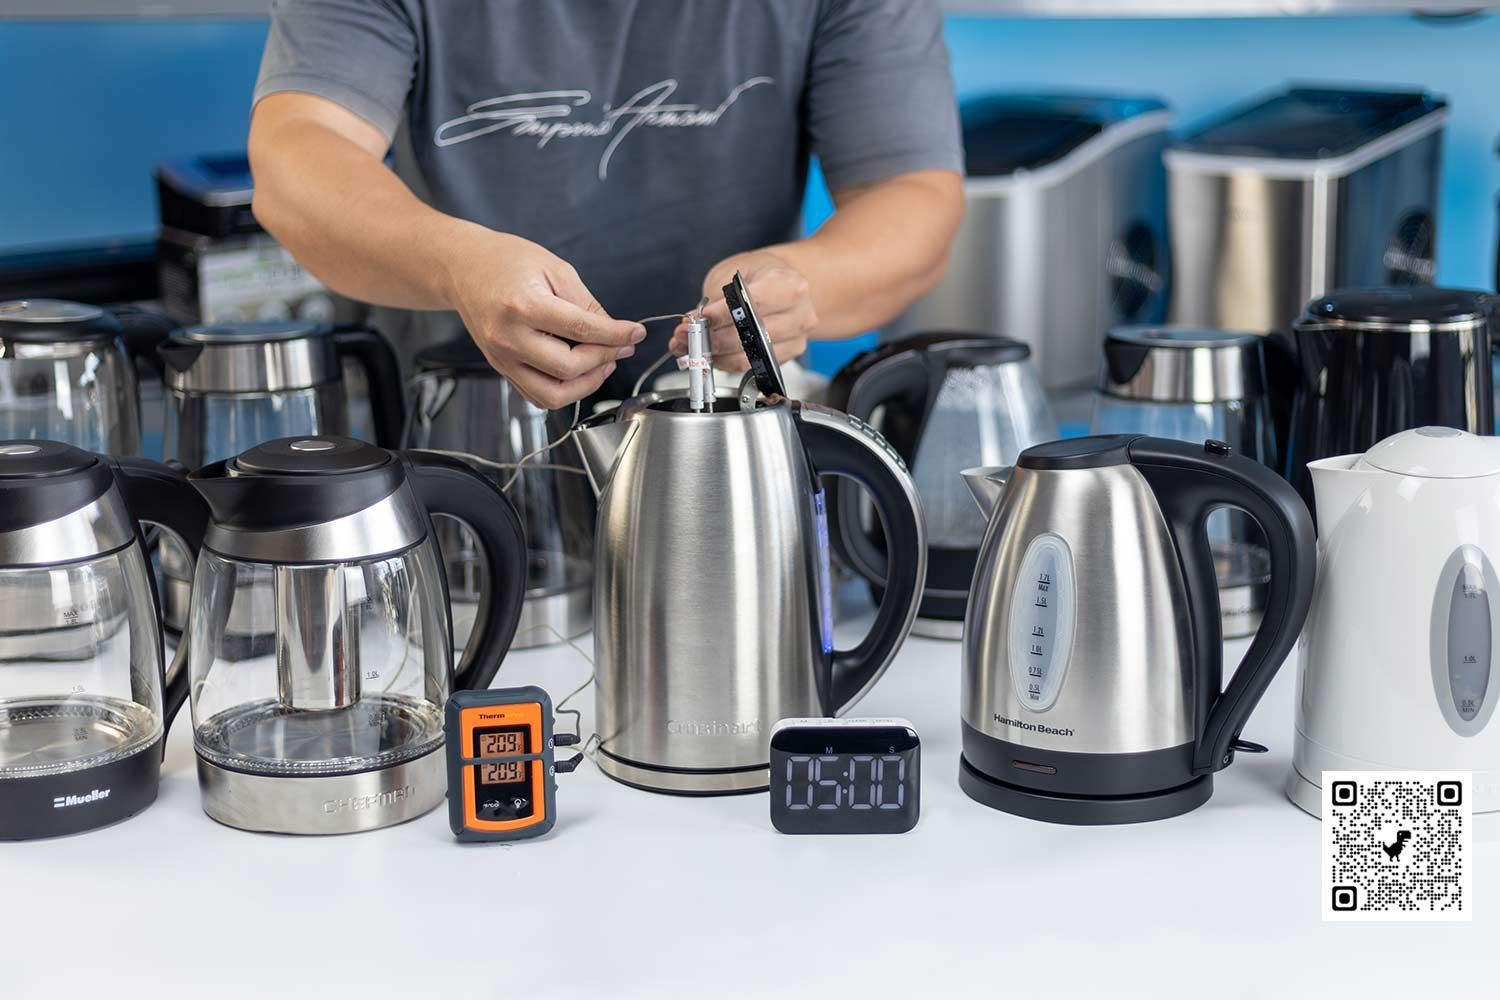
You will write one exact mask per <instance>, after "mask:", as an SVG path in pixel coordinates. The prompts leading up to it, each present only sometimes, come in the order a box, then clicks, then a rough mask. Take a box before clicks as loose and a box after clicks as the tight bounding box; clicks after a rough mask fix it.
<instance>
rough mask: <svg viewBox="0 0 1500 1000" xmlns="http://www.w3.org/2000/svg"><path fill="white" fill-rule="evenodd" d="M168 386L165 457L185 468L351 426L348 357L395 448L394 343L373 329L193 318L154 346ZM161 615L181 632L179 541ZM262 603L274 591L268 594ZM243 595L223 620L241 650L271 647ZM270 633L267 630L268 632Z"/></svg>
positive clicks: (165, 553)
mask: <svg viewBox="0 0 1500 1000" xmlns="http://www.w3.org/2000/svg"><path fill="white" fill-rule="evenodd" d="M157 354H158V355H159V356H160V358H161V361H162V367H163V371H164V374H163V382H164V385H165V391H166V422H165V430H164V435H163V455H164V457H165V458H167V459H169V460H172V461H176V462H180V463H181V464H182V466H183V467H184V468H188V469H199V468H202V467H203V466H205V465H207V464H208V463H209V462H217V461H220V460H221V459H226V458H229V457H230V456H232V455H238V454H239V453H240V452H242V451H245V450H246V449H248V448H253V447H254V446H255V445H258V444H260V443H261V442H262V441H271V440H274V439H275V438H281V437H287V436H290V435H302V436H306V435H313V434H347V433H348V432H349V428H350V425H351V422H352V420H351V414H350V409H351V407H350V405H349V400H348V398H347V396H346V393H345V387H344V378H343V376H344V368H343V363H344V362H345V361H346V360H347V361H350V362H352V364H353V368H354V369H355V370H357V371H360V372H362V373H363V376H364V379H365V382H366V383H367V384H368V385H369V387H370V405H371V410H372V415H373V416H374V418H375V419H374V427H375V443H376V444H379V445H381V446H382V447H388V448H394V447H396V446H397V445H398V444H399V440H398V438H399V437H400V433H401V422H402V398H401V380H400V375H399V369H398V367H397V363H396V356H395V354H394V352H393V351H392V350H391V346H390V344H389V343H388V342H387V341H386V340H385V338H384V337H382V336H380V334H378V333H376V332H375V331H374V330H366V329H355V328H334V327H330V326H325V325H319V324H316V323H307V322H279V321H265V322H255V321H247V322H243V323H216V324H213V325H208V326H192V327H187V328H185V329H183V330H179V331H177V332H176V333H174V334H172V336H170V337H169V338H167V339H166V340H165V341H164V342H163V343H162V344H161V345H160V346H159V347H158V348H157ZM161 571H162V615H163V618H164V619H165V621H166V625H167V630H168V631H169V632H172V633H174V634H175V633H180V632H181V631H182V626H183V623H184V622H185V621H186V619H187V606H188V592H189V591H190V590H191V586H192V576H193V566H192V563H191V561H189V560H187V559H185V558H184V557H183V554H182V553H181V552H180V551H179V550H177V548H176V547H175V546H171V545H167V546H164V547H163V549H162V552H161ZM260 597H261V601H262V603H264V602H265V601H268V600H269V599H270V594H269V591H265V592H263V593H262V594H261V595H260ZM253 606H255V605H254V604H253V602H252V601H251V600H250V599H249V597H248V596H247V598H246V599H245V600H244V601H242V602H240V607H239V611H238V615H237V617H236V618H235V619H234V620H232V621H230V622H229V623H228V624H227V626H226V628H227V629H228V632H229V634H231V635H233V636H235V637H236V640H237V642H238V650H239V652H240V653H241V654H242V655H245V656H252V655H257V654H259V653H264V652H266V651H267V650H266V648H263V647H258V646H256V644H255V643H254V642H252V641H251V639H250V637H249V633H250V632H251V631H253V629H252V628H251V627H250V626H249V625H247V624H246V623H245V622H244V621H243V620H242V619H244V617H245V616H246V615H247V614H248V613H249V610H250V608H251V607H253ZM263 638H264V637H263Z"/></svg>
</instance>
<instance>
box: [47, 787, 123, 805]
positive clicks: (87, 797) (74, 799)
mask: <svg viewBox="0 0 1500 1000" xmlns="http://www.w3.org/2000/svg"><path fill="white" fill-rule="evenodd" d="M110 791H111V790H110V789H108V788H96V789H94V790H93V791H91V792H88V793H87V794H84V795H59V796H56V797H55V798H53V800H52V808H53V809H67V808H68V807H70V806H86V805H88V804H89V803H90V802H102V801H104V800H105V799H107V798H109V793H110Z"/></svg>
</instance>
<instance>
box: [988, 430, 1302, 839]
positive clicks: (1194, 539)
mask: <svg viewBox="0 0 1500 1000" xmlns="http://www.w3.org/2000/svg"><path fill="white" fill-rule="evenodd" d="M964 475H965V478H966V479H968V481H969V483H970V485H971V488H972V489H973V490H974V495H975V497H976V498H977V499H978V500H979V502H980V505H981V506H982V507H983V508H984V509H985V510H986V511H988V512H990V515H991V520H990V528H989V533H988V534H987V535H986V536H985V545H984V549H983V551H982V552H981V553H980V557H979V565H978V568H977V569H976V570H975V572H974V586H973V591H972V594H971V597H970V600H969V613H968V618H967V619H966V620H965V622H964V664H963V674H964V681H963V709H962V714H963V758H962V760H961V763H960V768H959V784H960V786H961V787H962V788H963V790H964V791H965V792H966V793H967V794H968V795H969V796H970V797H971V798H974V799H976V800H977V801H979V802H982V803H984V804H986V805H989V806H992V807H994V808H996V809H1001V810H1004V811H1006V812H1011V813H1015V814H1017V815H1021V816H1028V817H1031V818H1033V819H1042V820H1048V821H1051V822H1058V823H1080V824H1097V823H1133V822H1141V821H1145V820H1153V819H1162V818H1165V817H1168V816H1175V815H1178V814H1179V813H1184V812H1187V811H1188V810H1190V809H1194V808H1196V807H1198V806H1200V805H1202V804H1203V803H1204V802H1206V801H1207V800H1208V798H1209V796H1210V795H1211V794H1212V792H1213V774H1214V772H1216V771H1219V770H1222V769H1223V768H1225V767H1227V766H1228V765H1229V764H1230V763H1231V762H1232V761H1233V759H1234V754H1235V751H1236V750H1245V751H1252V750H1254V751H1258V750H1262V749H1264V748H1263V747H1258V746H1256V745H1254V744H1249V743H1243V742H1241V741H1240V730H1241V729H1242V728H1243V727H1244V725H1245V721H1246V720H1247V719H1248V718H1249V715H1250V713H1251V711H1252V710H1253V709H1254V708H1255V705H1256V704H1257V703H1258V702H1259V700H1260V697H1261V695H1262V694H1263V693H1264V692H1265V690H1266V686H1267V685H1268V684H1270V682H1271V678H1272V677H1273V676H1274V675H1275V673H1276V671H1277V670H1278V669H1279V668H1280V667H1281V664H1282V661H1283V660H1284V659H1285V658H1286V655H1287V653H1288V651H1289V650H1290V649H1291V648H1292V644H1293V643H1295V642H1296V641H1297V635H1298V633H1299V632H1300V631H1301V629H1302V623H1303V619H1304V618H1305V617H1306V615H1307V608H1308V605H1309V602H1310V601H1311V598H1312V589H1313V574H1314V566H1315V564H1316V562H1315V561H1316V553H1315V551H1314V542H1313V528H1312V519H1311V518H1310V516H1309V515H1308V512H1307V508H1306V507H1305V506H1304V505H1303V503H1302V501H1301V499H1300V498H1299V497H1298V496H1297V493H1296V491H1295V490H1293V489H1292V487H1291V486H1290V485H1288V484H1287V483H1286V481H1285V480H1283V479H1281V478H1280V477H1278V476H1277V475H1276V474H1275V473H1273V472H1272V471H1271V470H1270V469H1267V468H1266V467H1265V466H1263V465H1260V464H1259V463H1257V462H1254V461H1251V460H1250V459H1248V458H1242V457H1240V456H1238V455H1233V454H1231V449H1230V448H1229V446H1228V445H1226V444H1224V443H1223V442H1220V441H1208V442H1205V443H1204V444H1201V445H1192V444H1188V443H1186V442H1181V441H1169V440H1165V439H1162V438H1151V437H1141V436H1130V435H1118V436H1102V437H1089V438H1080V439H1075V440H1071V441H1058V442H1054V443H1052V444H1045V445H1039V446H1037V447H1035V448H1030V449H1028V450H1027V451H1025V452H1024V453H1022V455H1021V457H1020V459H1019V460H1018V461H1017V462H1016V465H1015V467H1014V469H974V470H970V471H968V472H966V473H964ZM1220 507H1233V508H1237V509H1239V510H1242V511H1244V512H1245V513H1246V514H1248V515H1249V516H1250V517H1252V518H1253V519H1254V520H1255V522H1256V523H1257V524H1258V525H1259V526H1260V528H1261V530H1262V531H1263V532H1264V533H1265V538H1266V550H1267V552H1268V553H1269V556H1270V565H1271V579H1270V585H1269V589H1268V592H1267V594H1266V607H1265V615H1264V618H1263V619H1262V622H1261V626H1260V630H1259V631H1258V632H1257V633H1256V636H1255V639H1254V640H1253V641H1252V642H1251V644H1250V648H1249V650H1248V651H1247V652H1246V654H1245V658H1244V660H1243V661H1241V663H1240V665H1239V667H1238V669H1236V670H1235V672H1234V676H1233V678H1232V679H1231V680H1230V681H1229V684H1228V686H1227V687H1226V686H1224V685H1223V681H1222V673H1223V669H1222V668H1223V664H1222V658H1223V657H1222V653H1223V649H1222V641H1221V639H1220V632H1219V601H1218V586H1217V584H1216V582H1215V578H1214V562H1213V550H1212V547H1211V546H1210V543H1209V536H1208V532H1207V530H1206V522H1207V519H1208V515H1209V514H1210V513H1211V512H1212V511H1214V510H1216V509H1218V508H1220Z"/></svg>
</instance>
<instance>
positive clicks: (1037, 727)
mask: <svg viewBox="0 0 1500 1000" xmlns="http://www.w3.org/2000/svg"><path fill="white" fill-rule="evenodd" d="M995 721H996V722H998V723H1000V725H1002V726H1011V727H1013V728H1015V729H1023V730H1025V731H1026V732H1028V733H1042V734H1044V735H1047V736H1072V735H1073V730H1071V729H1053V728H1052V727H1051V726H1044V725H1042V724H1041V723H1040V722H1022V721H1021V720H1020V719H1007V718H1006V717H1005V716H1003V715H1001V714H999V713H998V712H997V713H995Z"/></svg>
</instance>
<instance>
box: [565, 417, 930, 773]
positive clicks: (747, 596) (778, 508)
mask: <svg viewBox="0 0 1500 1000" xmlns="http://www.w3.org/2000/svg"><path fill="white" fill-rule="evenodd" d="M578 440H579V443H580V447H581V448H582V452H583V456H584V463H585V467H586V468H587V469H588V471H589V474H590V478H591V479H592V481H593V482H594V483H595V485H596V487H597V488H598V489H599V517H598V530H597V535H596V540H595V553H596V555H595V584H594V660H595V676H596V684H597V687H596V702H595V704H596V730H597V732H598V733H599V736H600V739H601V743H600V748H599V749H600V755H599V757H598V764H599V767H600V769H601V770H602V771H604V773H605V774H607V775H609V776H610V777H612V778H615V779H616V780H619V781H622V782H625V783H627V784H630V785H635V786H637V787H642V788H648V789H653V790H658V791H671V792H681V793H691V794H714V793H725V792H739V791H751V790H755V789H764V788H765V787H767V784H768V781H769V772H768V767H769V764H768V762H769V740H770V734H771V727H772V726H773V725H774V724H775V723H776V721H777V720H779V719H782V718H786V717H789V716H797V715H834V714H837V713H838V712H840V711H842V710H843V709H844V708H847V707H848V706H849V705H850V704H852V703H854V702H855V701H857V700H858V699H859V698H860V697H861V696H863V694H864V693H865V692H866V691H867V690H868V689H869V688H870V687H871V686H872V685H873V684H874V683H875V682H876V681H877V680H878V679H879V677H880V675H881V674H882V673H883V672H884V670H885V668H886V667H887V666H888V665H889V663H890V660H891V657H892V656H893V655H894V653H895V650H896V648H897V646H899V644H900V642H901V640H902V639H903V638H904V637H905V635H906V634H907V631H908V630H909V628H910V624H911V620H912V618H913V617H914V615H915V612H916V605H917V600H918V596H919V594H920V591H921V583H922V577H923V575H924V574H925V558H926V548H925V542H924V539H923V531H922V522H921V508H920V503H919V501H918V500H917V497H916V493H915V489H914V488H913V486H912V483H911V480H910V477H909V476H908V475H907V473H906V472H905V469H904V467H903V466H902V463H901V461H900V459H899V458H898V457H897V456H896V455H895V454H894V453H893V452H892V451H891V450H890V449H889V447H888V446H886V445H885V444H884V442H883V441H881V439H880V438H879V437H878V436H877V435H875V434H874V432H872V431H870V430H869V428H867V427H865V426H864V425H863V424H860V423H858V422H857V421H852V420H851V418H849V417H847V416H846V415H844V414H841V413H837V412H835V411H832V410H826V409H822V408H818V407H813V406H809V405H806V404H799V403H793V402H790V401H788V400H785V399H783V398H780V397H777V398H775V399H773V400H766V401H762V402H760V403H758V404H756V405H754V406H753V408H742V404H741V402H740V400H739V399H738V398H737V397H733V396H730V395H722V396H720V397H719V398H718V399H717V400H716V401H715V404H714V407H713V410H712V412H704V413H694V412H691V411H690V410H689V409H688V407H687V399H686V398H685V397H684V396H683V395H682V394H664V395H654V396H647V397H640V398H637V399H635V400H632V401H628V402H627V403H625V404H624V405H622V407H621V408H620V410H619V411H617V412H613V413H609V414H605V415H603V417H602V419H600V418H596V419H595V420H594V421H593V422H592V423H590V424H589V425H586V426H584V427H582V428H581V429H580V431H579V433H578ZM820 475H848V476H856V477H858V478H859V479H860V481H861V482H862V483H864V484H866V485H868V486H869V488H870V489H871V492H872V496H874V498H875V503H876V506H877V508H878V509H879V510H880V512H881V517H882V519H883V521H884V523H885V524H886V525H887V527H888V530H889V532H890V534H891V537H893V538H895V539H897V540H898V542H899V547H898V548H897V549H895V550H894V552H893V555H892V558H891V561H890V569H889V573H890V576H889V581H888V585H887V589H886V593H885V595H884V597H883V600H882V603H881V606H880V608H879V610H878V611H877V614H876V620H875V623H874V624H873V625H872V627H871V632H870V635H869V637H868V638H867V639H866V640H865V641H864V642H863V643H861V645H860V646H859V647H858V648H857V649H855V650H852V651H847V652H846V651H842V650H837V649H835V647H834V641H833V634H832V605H831V595H830V593H829V578H828V563H827V559H828V553H827V549H826V544H827V543H826V537H825V535H824V532H823V530H822V524H823V520H822V504H823V497H824V493H823V491H822V489H821V488H820V486H819V476H820Z"/></svg>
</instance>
